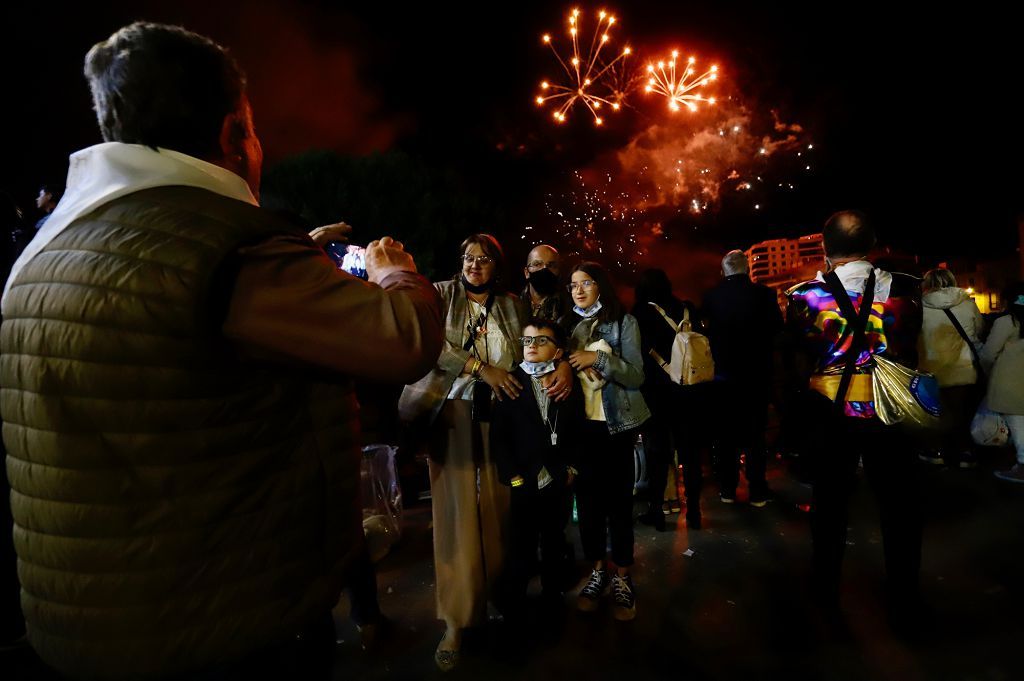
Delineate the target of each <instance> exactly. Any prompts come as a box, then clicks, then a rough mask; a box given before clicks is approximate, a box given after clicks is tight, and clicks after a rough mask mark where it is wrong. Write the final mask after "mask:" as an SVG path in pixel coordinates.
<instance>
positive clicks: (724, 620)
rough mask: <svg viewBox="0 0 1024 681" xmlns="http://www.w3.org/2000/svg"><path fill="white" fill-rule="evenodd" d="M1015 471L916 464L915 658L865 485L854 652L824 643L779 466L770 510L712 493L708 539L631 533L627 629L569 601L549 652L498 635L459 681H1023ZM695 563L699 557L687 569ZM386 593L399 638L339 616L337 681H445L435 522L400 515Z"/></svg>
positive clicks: (1021, 521)
mask: <svg viewBox="0 0 1024 681" xmlns="http://www.w3.org/2000/svg"><path fill="white" fill-rule="evenodd" d="M1008 462H1009V459H1008V457H1007V455H1006V454H1005V453H1002V452H1000V453H998V454H993V455H990V456H989V457H988V458H987V459H986V460H984V461H983V465H982V467H981V468H980V469H978V470H974V471H962V470H954V469H947V468H928V467H925V466H924V464H922V468H925V469H926V470H924V471H923V473H924V482H925V491H926V495H925V500H924V503H925V511H926V515H927V517H928V524H927V526H926V531H925V546H924V569H923V590H924V594H925V597H926V599H927V601H928V603H929V604H930V606H931V608H932V609H933V611H934V618H933V626H932V629H933V632H932V634H931V635H930V636H928V637H927V639H926V640H925V641H924V642H922V643H918V644H913V645H908V644H905V643H902V642H900V641H899V640H897V639H896V638H895V637H894V636H893V634H892V632H891V630H890V628H889V626H888V624H887V621H886V617H885V612H884V610H883V609H882V606H881V583H882V576H883V573H882V551H881V537H880V534H879V531H878V526H877V516H876V513H875V509H874V505H873V501H872V499H871V496H870V494H869V493H868V490H867V486H866V485H859V486H858V491H857V494H856V497H855V499H854V510H853V513H852V516H851V518H852V521H851V522H852V525H851V528H852V529H851V532H850V536H849V543H850V545H849V546H848V553H847V562H846V566H845V570H846V572H845V577H846V580H845V587H844V593H843V607H844V611H845V613H846V615H847V620H848V623H849V628H850V637H849V639H847V640H839V641H835V640H832V641H822V640H821V639H822V637H821V636H820V631H818V630H816V627H815V625H814V623H813V622H814V620H813V618H812V615H813V610H812V608H811V606H810V603H809V600H808V598H807V595H806V592H805V584H806V583H807V578H808V575H809V565H810V540H809V532H808V527H807V515H806V512H805V511H804V510H802V509H801V506H803V507H804V508H806V504H807V503H808V502H809V500H810V489H809V488H808V487H806V486H804V485H801V484H800V483H798V482H797V481H796V480H795V479H794V478H793V477H792V476H790V475H788V473H787V471H786V467H785V466H783V465H782V463H781V462H776V463H775V465H773V466H772V467H771V470H770V477H771V484H772V486H773V487H774V488H775V490H776V491H777V492H778V495H779V498H778V499H777V501H775V502H774V503H772V504H769V505H768V507H766V508H764V509H755V508H752V507H750V506H749V505H747V504H745V503H742V502H743V497H742V496H741V498H740V502H741V503H738V504H736V505H732V506H727V505H724V504H721V503H720V502H719V501H718V499H717V488H716V487H715V485H714V484H713V483H712V484H710V485H707V488H706V493H705V498H704V500H703V504H704V518H705V522H704V529H702V530H700V531H688V530H687V529H686V528H685V527H684V526H683V525H682V524H681V521H680V524H679V525H677V526H676V527H674V528H670V531H668V532H665V533H659V532H656V531H654V530H652V529H651V528H647V527H644V526H641V525H637V566H636V569H635V579H636V583H637V588H638V596H639V600H638V614H637V618H636V620H635V621H634V622H632V623H628V624H624V623H619V622H616V621H614V620H613V619H612V617H611V612H610V610H609V609H608V608H605V609H603V610H601V611H599V612H598V613H596V614H595V615H592V616H583V615H581V614H579V613H577V612H575V610H574V609H573V608H572V607H571V606H572V603H573V597H572V596H570V597H568V598H567V606H568V607H567V608H566V612H565V613H564V615H565V616H564V621H562V622H554V623H552V622H549V621H545V622H537V637H538V638H542V639H546V641H545V642H543V643H541V644H538V645H535V646H534V647H533V648H532V649H527V648H523V649H521V650H517V651H514V652H511V653H510V652H509V651H507V650H504V649H503V647H502V646H501V645H500V643H501V641H500V640H496V639H499V637H500V636H501V628H500V626H498V625H492V626H490V627H488V630H485V631H484V632H481V633H480V634H479V636H478V640H477V641H475V645H474V646H472V648H471V649H470V650H469V651H467V652H466V654H465V659H464V661H463V665H462V666H461V668H460V669H459V670H457V671H456V672H454V673H452V674H451V678H466V679H478V678H487V679H530V680H531V681H541V680H542V679H566V678H601V679H604V678H616V677H619V678H644V679H653V678H666V679H668V678H671V679H676V680H680V679H681V680H689V679H722V680H726V679H728V680H733V679H744V678H749V679H828V680H832V679H835V680H847V679H849V680H862V679H871V680H875V679H878V680H890V679H891V680H893V681H897V680H898V681H917V680H919V679H957V680H960V679H963V680H965V681H967V680H979V681H981V680H986V681H988V680H991V681H996V680H1000V681H1001V680H1010V679H1024V663H1022V662H1021V657H1020V656H1021V654H1022V649H1021V643H1020V641H1021V639H1022V626H1021V616H1020V612H1021V608H1022V606H1024V588H1022V587H1021V584H1022V581H1021V580H1020V579H1019V578H1018V577H1019V576H1020V575H1024V546H1022V541H1024V489H1018V488H1011V487H1008V486H1007V485H1006V484H1005V483H1000V482H998V481H997V480H995V479H994V478H993V476H992V474H991V470H992V469H993V468H994V467H996V466H999V467H1002V466H1003V465H1004V464H1007V463H1008ZM741 494H742V493H741ZM638 510H639V509H638ZM677 518H678V516H672V517H671V520H672V521H675V520H676V519H677ZM575 535H576V533H575V528H573V531H572V536H573V537H574V538H576V537H575ZM688 549H689V550H692V551H693V555H692V556H689V557H687V556H684V555H683V554H684V552H685V551H687V550H688ZM577 550H578V551H579V548H578V538H577ZM379 584H380V587H381V604H382V607H383V609H384V611H385V612H386V613H387V614H388V615H389V616H391V617H392V618H393V619H394V621H395V623H396V629H397V631H396V634H395V637H394V639H393V640H392V641H391V643H390V645H389V646H388V648H387V649H386V650H385V651H382V652H381V653H379V654H377V655H367V654H364V653H362V652H361V651H360V650H359V647H358V636H357V634H356V632H355V629H354V627H352V625H351V624H350V623H349V622H347V621H345V614H346V612H347V605H346V604H345V603H342V604H341V605H340V607H339V608H338V611H337V614H338V616H339V617H338V619H339V638H340V639H342V641H343V642H342V643H341V644H340V646H339V669H338V673H337V675H336V678H338V679H413V678H424V677H439V676H442V675H441V674H440V673H439V672H437V671H436V670H435V669H434V668H433V661H432V655H433V650H434V647H435V645H436V643H437V640H438V639H439V637H440V634H441V631H442V628H441V625H440V623H438V622H437V621H436V620H434V619H433V612H434V611H433V592H432V584H433V570H432V567H431V562H430V529H429V509H427V508H424V507H422V506H421V507H418V508H413V509H410V510H409V511H408V512H407V515H406V531H405V536H404V537H403V541H402V544H401V545H400V546H399V547H397V548H396V549H395V551H394V553H393V554H392V555H390V556H388V557H387V558H385V559H384V561H383V562H382V564H381V565H380V574H379Z"/></svg>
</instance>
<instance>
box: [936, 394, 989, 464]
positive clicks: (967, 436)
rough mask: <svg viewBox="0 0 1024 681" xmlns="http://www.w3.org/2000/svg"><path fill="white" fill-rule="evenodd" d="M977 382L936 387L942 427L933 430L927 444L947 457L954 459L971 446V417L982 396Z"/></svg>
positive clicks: (968, 451)
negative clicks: (940, 405)
mask: <svg viewBox="0 0 1024 681" xmlns="http://www.w3.org/2000/svg"><path fill="white" fill-rule="evenodd" d="M984 394H985V393H984V390H983V389H982V388H981V387H979V386H978V385H955V386H950V387H948V388H940V389H939V399H940V400H941V401H942V427H941V428H938V429H936V432H935V433H932V434H931V435H932V438H931V442H930V444H931V445H932V446H933V447H934V448H935V449H937V450H939V451H941V452H942V453H943V454H944V455H945V456H946V457H948V458H947V460H946V461H947V463H949V462H950V460H951V459H952V460H957V459H959V458H961V456H962V455H963V454H964V453H965V452H966V453H970V452H971V451H972V450H973V449H974V440H972V439H971V420H972V419H973V418H974V414H975V413H976V412H977V411H978V404H979V403H981V398H982V397H983V396H984Z"/></svg>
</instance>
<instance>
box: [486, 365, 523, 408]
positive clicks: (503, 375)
mask: <svg viewBox="0 0 1024 681" xmlns="http://www.w3.org/2000/svg"><path fill="white" fill-rule="evenodd" d="M480 378H481V379H482V380H483V381H484V383H486V384H487V385H489V386H491V390H493V391H494V395H495V397H497V398H498V401H499V402H500V401H501V400H503V399H505V398H504V397H503V395H508V396H509V397H511V398H512V399H513V400H514V399H516V398H517V397H519V391H520V390H522V389H523V386H522V385H520V384H519V381H517V380H516V377H515V376H513V375H512V374H510V373H509V372H507V371H505V370H504V369H502V368H500V367H492V366H490V365H489V364H485V365H484V366H483V368H481V369H480Z"/></svg>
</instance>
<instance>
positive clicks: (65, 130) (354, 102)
mask: <svg viewBox="0 0 1024 681" xmlns="http://www.w3.org/2000/svg"><path fill="white" fill-rule="evenodd" d="M578 6H579V7H580V8H581V9H584V10H588V9H591V8H594V9H596V8H598V6H597V5H588V4H585V3H580V4H579V5H578ZM401 7H402V5H394V4H391V3H384V2H361V3H340V2H339V3H327V2H317V3H310V2H306V3H301V2H300V3H284V2H271V1H264V2H247V3H227V2H226V3H213V2H208V1H207V2H196V1H194V0H183V1H180V2H174V3H170V2H163V3H159V2H146V1H143V2H133V3H126V2H111V3H105V4H104V6H103V7H98V6H95V5H89V4H85V3H77V4H74V5H69V6H67V7H66V8H62V6H61V4H60V3H50V4H46V5H42V4H36V5H34V6H33V7H32V8H23V9H4V10H0V12H3V26H4V30H5V33H6V36H5V39H4V40H3V41H2V47H0V50H2V51H3V57H4V63H5V72H6V74H7V76H8V77H7V81H6V88H5V89H6V92H7V97H6V101H7V102H8V105H7V107H6V108H7V110H8V112H9V114H10V113H11V112H13V119H12V118H8V120H9V123H8V127H7V137H8V144H9V145H13V154H9V155H8V159H9V161H8V163H7V164H5V165H4V168H3V170H2V171H0V189H3V190H5V191H7V192H8V193H12V194H14V195H15V196H16V197H17V198H18V200H19V202H21V203H22V204H23V205H25V204H28V202H29V199H30V197H31V196H32V195H33V193H34V189H35V187H36V186H37V185H38V183H39V182H40V181H43V180H45V179H46V178H54V177H56V178H62V177H63V174H64V172H65V171H66V165H65V161H66V157H67V155H68V153H70V152H72V151H74V150H76V149H79V148H81V147H84V146H87V145H90V144H93V143H96V142H98V141H100V138H99V134H98V132H97V130H96V127H95V120H94V118H93V115H92V112H91V110H90V108H89V99H88V92H87V87H86V84H85V81H84V79H83V78H82V76H81V64H82V59H83V57H84V54H85V52H86V51H87V50H88V48H89V47H90V46H91V45H92V44H93V43H95V42H97V41H99V40H101V39H103V38H105V37H106V36H108V35H109V34H110V33H111V32H112V31H113V30H115V29H116V28H118V27H119V26H120V25H122V24H124V23H127V22H129V21H131V20H134V19H149V20H154V21H165V22H173V23H180V24H182V25H185V26H186V27H188V28H190V29H193V30H196V31H198V32H201V33H205V34H207V35H210V36H211V37H213V38H214V39H216V40H217V41H219V42H221V43H222V44H225V45H226V46H228V47H230V48H231V49H232V50H233V52H234V53H235V54H236V56H237V57H238V59H239V61H240V62H241V64H242V66H243V68H244V69H245V70H246V71H247V73H248V76H249V81H250V90H251V98H252V101H253V106H254V109H255V114H256V120H257V126H258V128H259V131H260V135H261V139H262V141H263V144H264V149H265V151H266V154H267V163H268V165H271V164H273V163H274V161H275V160H278V159H281V158H283V157H286V156H288V155H290V154H295V153H298V152H301V151H304V150H307V149H311V148H326V149H333V150H336V151H339V152H342V153H346V154H366V153H370V152H373V151H382V150H392V149H397V150H404V151H407V152H409V153H412V154H414V155H416V156H418V157H421V158H424V159H426V160H427V161H428V162H430V163H437V164H439V165H444V166H446V167H453V168H456V169H458V170H459V171H460V172H461V173H463V174H464V175H466V176H467V177H468V178H470V181H471V182H472V183H475V185H476V186H477V187H479V188H481V191H483V192H484V193H488V192H489V196H490V197H491V198H492V199H493V200H502V198H501V197H504V200H506V201H509V202H510V204H512V205H520V206H530V207H535V206H536V205H538V203H539V202H540V200H541V198H540V197H541V196H542V195H543V193H544V191H545V190H546V188H547V187H549V186H550V184H551V182H553V181H554V180H553V178H557V177H561V176H564V174H565V172H566V171H568V170H574V169H579V168H584V167H586V166H588V165H589V164H591V163H593V162H594V161H595V160H597V159H599V158H600V157H601V156H602V155H606V154H608V153H610V152H614V150H615V149H616V148H618V147H621V146H622V145H623V144H624V143H625V142H627V141H628V140H629V138H630V136H631V135H632V134H634V133H635V132H636V126H637V125H638V123H637V120H638V117H646V120H649V119H650V118H651V117H652V116H654V115H655V114H654V113H652V112H651V110H650V107H646V109H645V111H643V112H639V113H637V112H634V113H630V114H628V115H627V116H625V117H624V120H625V122H616V123H613V124H610V125H608V126H607V127H606V129H601V130H595V129H594V128H593V126H592V125H590V124H588V122H587V120H586V118H585V117H582V116H578V117H577V118H576V119H574V120H572V121H570V123H569V124H568V125H566V126H564V127H556V126H554V125H553V124H552V123H551V122H550V119H549V118H548V117H546V116H544V115H542V114H539V113H538V112H537V110H536V107H535V106H534V105H533V97H534V96H535V95H536V93H537V90H536V87H537V83H538V82H539V81H540V79H541V78H542V77H543V76H545V75H546V74H549V73H551V66H552V61H551V55H550V53H548V52H545V50H544V49H543V46H542V45H541V44H540V41H539V37H540V35H541V34H542V33H543V32H546V31H550V32H552V33H556V32H557V31H558V30H559V29H560V26H561V25H562V24H563V21H564V15H565V12H566V10H567V9H568V8H570V7H572V5H569V4H561V3H550V2H549V3H507V4H498V3H495V4H491V3H479V4H475V5H465V6H462V5H457V4H455V3H436V6H434V7H431V6H428V5H427V4H426V3H420V4H418V7H417V8H416V9H412V10H407V9H399V8H401ZM455 7H463V8H462V9H454V8H455ZM1004 7H1006V6H1005V5H1004ZM607 8H608V9H609V10H613V11H615V12H616V14H617V16H618V17H619V22H620V23H619V25H618V26H617V27H616V31H617V32H618V34H619V35H621V36H623V37H628V39H629V42H630V44H631V45H633V46H636V47H638V48H645V47H646V48H658V49H663V50H667V49H669V48H671V47H673V46H682V47H684V49H686V50H692V51H694V52H695V53H697V54H699V55H701V57H705V56H706V57H707V58H709V59H714V60H715V61H717V62H718V63H719V64H721V65H722V67H723V70H724V71H725V73H727V74H728V75H729V79H730V82H731V84H732V85H733V86H735V87H736V88H737V89H738V90H739V91H741V92H742V93H743V96H744V98H745V100H746V101H748V102H749V103H751V104H752V105H753V106H754V107H755V108H756V109H757V110H758V111H760V112H762V113H766V112H768V111H770V110H775V111H777V112H778V115H779V117H780V118H781V119H782V120H784V121H787V122H791V123H798V124H799V125H801V126H802V127H803V129H804V134H805V135H806V139H807V140H809V141H811V142H813V143H814V145H815V154H816V157H815V159H814V166H815V167H814V170H813V172H811V173H808V174H806V175H805V176H801V177H800V178H799V182H798V184H799V187H798V188H797V190H796V191H795V192H794V193H792V194H790V195H788V196H787V197H785V198H777V199H771V198H769V200H767V201H765V202H764V206H763V208H762V209H761V210H759V211H743V210H739V209H732V210H730V211H729V212H728V214H727V215H726V214H725V212H723V214H722V216H721V220H719V221H717V222H716V220H715V216H713V215H711V216H705V217H704V218H703V222H702V229H703V230H704V231H705V232H707V231H708V230H710V231H711V234H712V237H711V238H712V239H717V241H718V242H720V243H721V244H723V245H726V246H743V245H748V244H749V243H750V241H753V240H758V239H761V238H771V237H776V236H794V235H798V234H803V233H807V232H810V231H816V230H817V229H818V228H819V226H820V224H821V222H822V221H823V220H824V218H825V217H826V216H827V215H828V213H830V212H831V211H833V210H836V209H840V208H846V207H860V208H863V209H865V210H867V211H868V212H869V213H871V214H873V215H874V216H875V218H876V220H877V221H878V222H879V224H880V227H881V229H882V231H883V239H884V240H885V241H886V242H888V243H891V244H894V245H896V246H898V247H900V248H903V249H905V250H909V251H912V252H916V253H926V254H931V255H936V256H946V255H954V254H956V255H960V254H975V255H979V256H986V257H989V256H993V257H995V256H1000V255H1002V254H1006V253H1009V252H1011V251H1012V250H1013V249H1014V248H1016V224H1017V220H1018V218H1019V216H1021V215H1022V214H1024V197H1022V193H1021V181H1022V179H1024V171H1022V169H1021V167H1022V164H1021V160H1022V158H1024V134H1022V132H1021V122H1020V117H1019V115H1016V114H1017V111H1016V108H1017V107H1016V105H1015V98H1016V96H1017V92H1016V91H1017V90H1018V89H1019V86H1020V72H1021V66H1022V61H1024V60H1022V58H1021V56H1020V51H1019V49H1016V48H1015V44H1016V42H1017V41H1018V40H1019V37H1018V36H1017V35H1014V34H1013V33H1012V32H1011V31H1012V26H1013V25H1014V24H1015V22H1014V21H1013V20H1011V18H1010V16H1009V14H1008V10H1006V9H995V8H984V7H983V6H982V5H980V4H978V3H970V4H967V5H962V6H960V7H959V8H958V10H957V13H956V14H951V13H939V12H936V11H934V10H927V11H925V10H921V11H920V12H917V13H909V14H908V13H903V12H904V10H898V9H897V3H892V2H887V3H871V2H867V3H845V4H837V3H815V4H810V5H804V4H790V3H747V2H732V3H701V4H694V3H688V2H642V1H640V0H635V1H633V2H630V3H628V4H626V3H620V4H618V5H616V4H608V5H607ZM897 12H898V13H897ZM630 117H632V118H630ZM630 121H632V122H630ZM631 126H632V127H631ZM497 187H501V188H502V191H500V192H499V191H495V189H496V188H497ZM494 197H498V198H494ZM531 209H532V208H531ZM520 218H521V219H522V220H524V221H526V220H529V219H530V216H528V215H522V216H520Z"/></svg>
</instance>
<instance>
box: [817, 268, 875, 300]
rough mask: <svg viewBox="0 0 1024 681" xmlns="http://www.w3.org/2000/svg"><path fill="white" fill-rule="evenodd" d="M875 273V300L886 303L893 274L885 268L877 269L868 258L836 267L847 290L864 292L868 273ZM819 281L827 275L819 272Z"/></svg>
mask: <svg viewBox="0 0 1024 681" xmlns="http://www.w3.org/2000/svg"><path fill="white" fill-rule="evenodd" d="M872 271H874V273H875V296H874V302H876V303H884V302H885V301H887V300H889V291H890V290H891V289H892V275H891V274H889V273H888V272H886V271H885V270H880V269H877V268H876V267H875V266H874V265H872V264H871V263H870V262H868V261H867V260H854V261H853V262H848V263H845V264H843V265H840V266H839V267H837V268H836V270H835V272H836V276H838V277H839V281H840V283H842V285H843V288H845V289H846V290H847V291H853V292H854V293H864V286H865V285H866V284H867V281H868V275H870V274H871V272H872ZM816 279H818V281H825V275H824V274H823V273H821V272H818V276H817V277H816Z"/></svg>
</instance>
